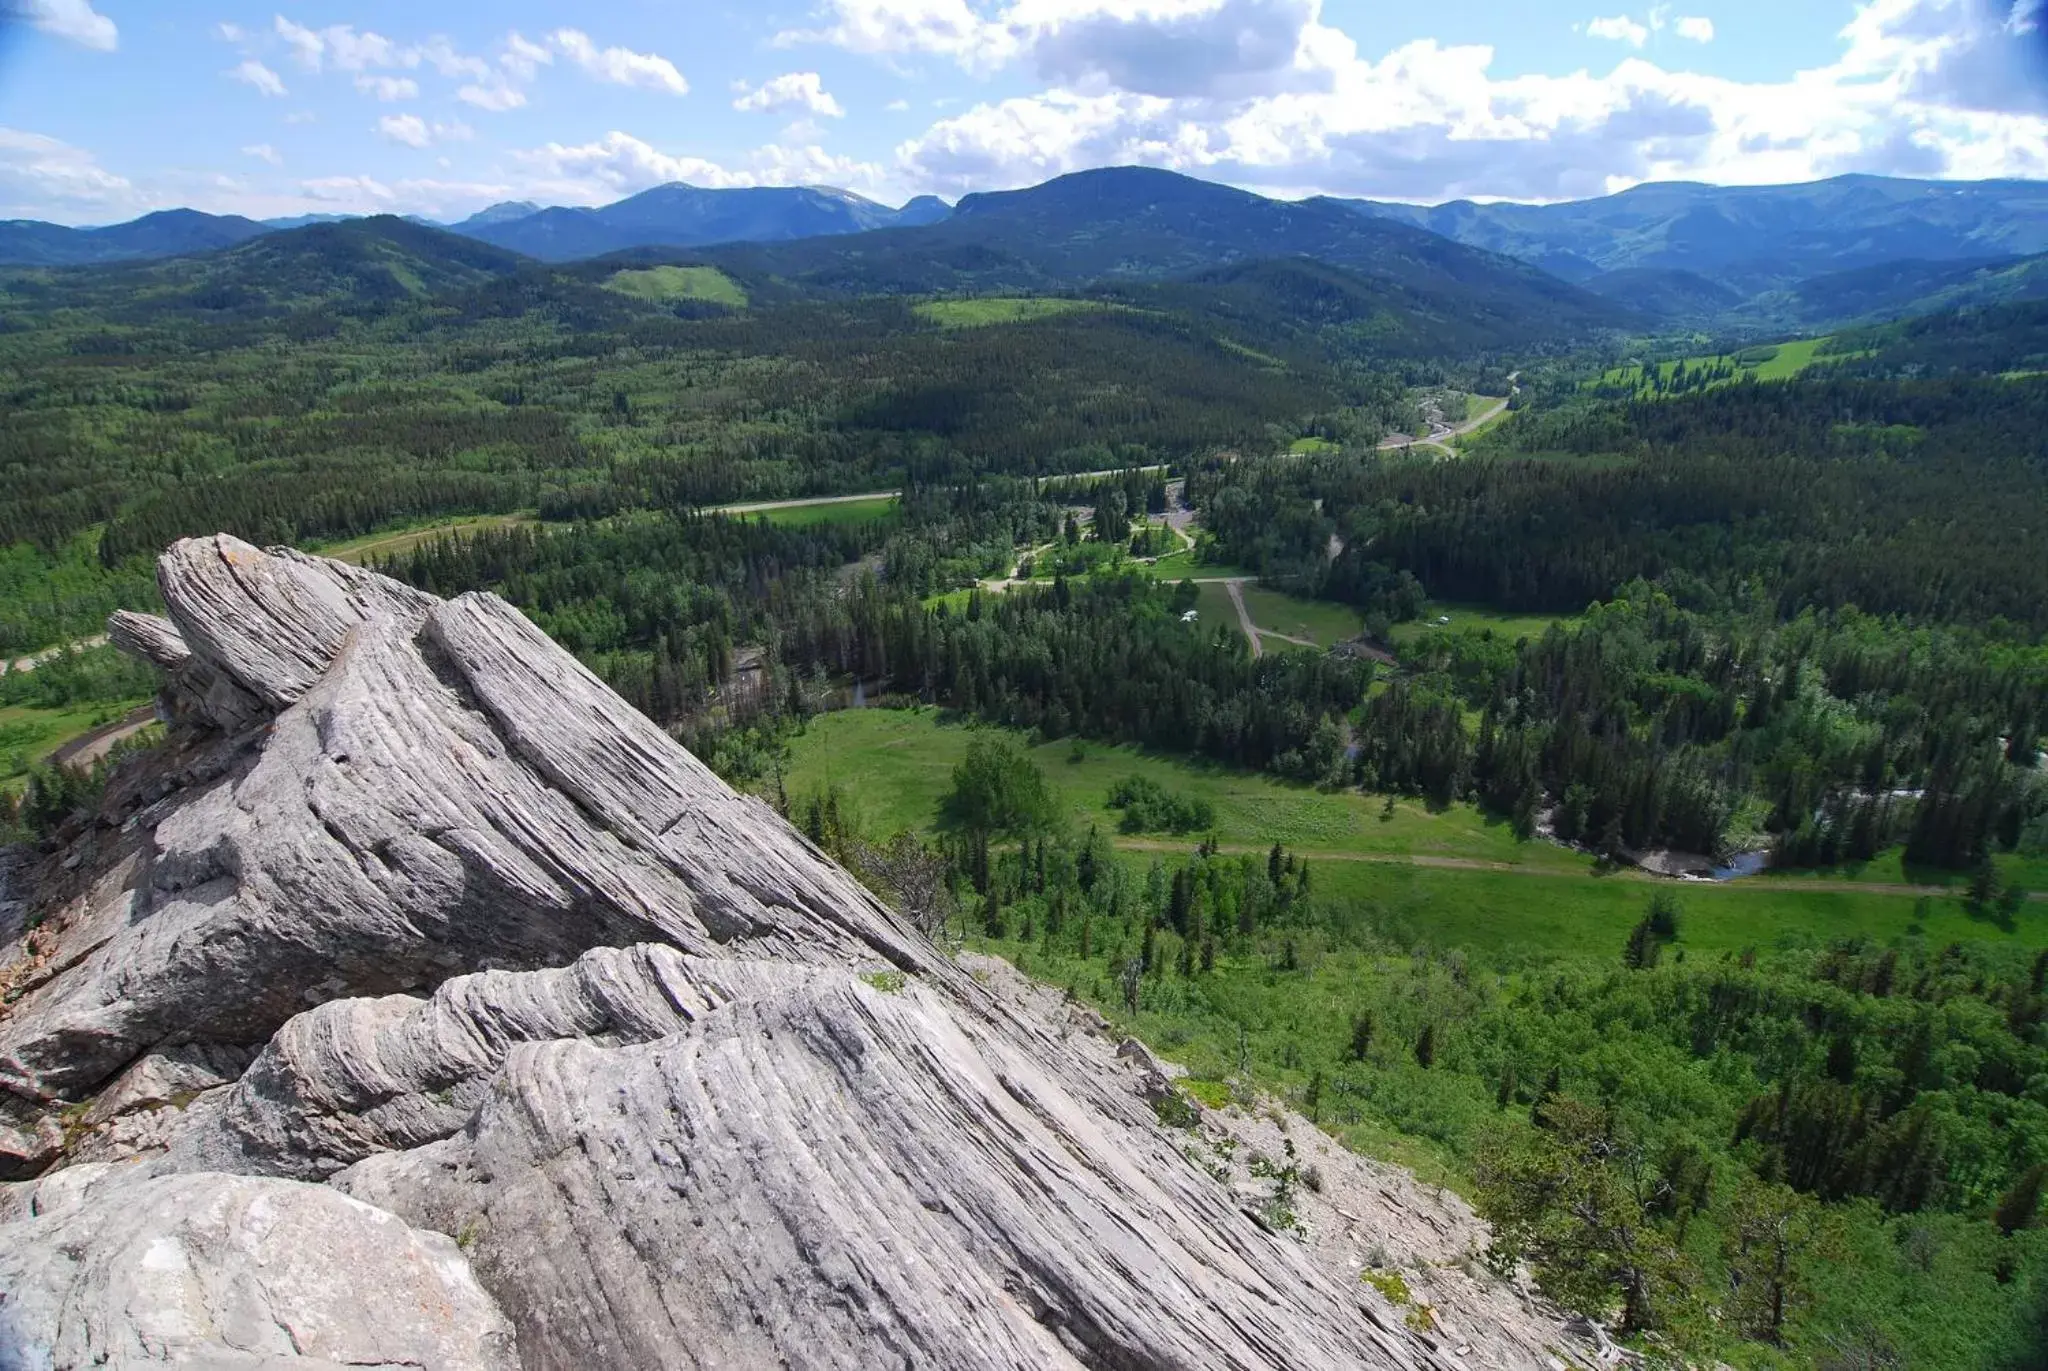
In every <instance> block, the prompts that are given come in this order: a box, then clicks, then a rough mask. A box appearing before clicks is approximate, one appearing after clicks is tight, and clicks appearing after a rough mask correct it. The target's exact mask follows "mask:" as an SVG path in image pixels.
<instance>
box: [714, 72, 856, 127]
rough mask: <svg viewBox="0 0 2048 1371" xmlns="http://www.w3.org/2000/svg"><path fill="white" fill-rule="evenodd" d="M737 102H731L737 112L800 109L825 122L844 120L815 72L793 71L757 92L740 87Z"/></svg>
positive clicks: (842, 114) (835, 102)
mask: <svg viewBox="0 0 2048 1371" xmlns="http://www.w3.org/2000/svg"><path fill="white" fill-rule="evenodd" d="M740 91H741V95H740V98H739V99H737V100H735V101H733V102H732V107H733V108H734V109H736V110H743V111H752V112H757V113H770V112H776V111H780V110H786V109H800V110H805V111H808V112H809V113H811V114H816V115H822V116H824V117H825V118H827V119H839V118H843V117H845V114H846V111H845V110H844V109H843V108H841V106H840V104H839V102H838V101H837V100H835V99H833V98H832V94H831V92H830V91H827V90H826V89H825V83H824V81H823V80H822V79H821V78H820V77H819V75H818V73H816V72H814V71H793V72H790V73H788V74H787V75H783V76H778V77H776V78H775V79H774V80H772V81H764V82H762V83H761V86H760V88H759V89H758V90H751V91H750V90H748V89H747V88H746V86H745V85H744V83H743V84H742V85H741V86H740Z"/></svg>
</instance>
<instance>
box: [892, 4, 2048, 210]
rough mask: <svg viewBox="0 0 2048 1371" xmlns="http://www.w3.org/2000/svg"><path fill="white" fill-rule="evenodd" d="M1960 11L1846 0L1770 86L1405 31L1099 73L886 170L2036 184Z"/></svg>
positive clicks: (908, 174)
mask: <svg viewBox="0 0 2048 1371" xmlns="http://www.w3.org/2000/svg"><path fill="white" fill-rule="evenodd" d="M1051 2H1052V0H1047V3H1051ZM1061 2H1062V3H1069V4H1074V5H1081V4H1096V3H1100V0H1061ZM1153 2H1155V0H1139V3H1153ZM1156 2H1157V3H1174V2H1176V0H1156ZM1193 2H1194V0H1189V3H1193ZM1975 3H1977V0H1864V5H1863V8H1862V10H1861V11H1859V13H1858V16H1857V18H1856V20H1854V21H1852V23H1851V24H1850V25H1849V27H1848V28H1847V29H1845V30H1844V32H1843V35H1842V42H1843V49H1842V55H1841V57H1840V59H1839V60H1837V61H1835V62H1833V63H1830V64H1828V65H1827V66H1824V67H1819V68H1815V69H1813V70H1808V71H1801V72H1796V73H1791V74H1788V75H1787V76H1786V77H1785V78H1784V79H1782V80H1779V81H1774V82H1739V81H1731V80H1727V79H1724V78H1720V77H1710V76H1706V75H1702V74H1698V73H1693V72H1686V71H1670V70H1665V69H1664V68H1662V67H1660V66H1659V65H1657V64H1654V63H1652V62H1649V61H1646V60H1644V59H1643V58H1640V57H1636V56H1629V57H1626V58H1625V59H1624V60H1623V61H1622V62H1621V63H1620V64H1619V65H1617V66H1616V67H1615V68H1614V69H1613V71H1611V72H1610V73H1608V74H1607V75H1605V76H1595V75H1592V74H1589V73H1587V72H1585V71H1579V72H1575V73H1571V74H1568V75H1556V76H1553V75H1546V74H1532V75H1523V76H1516V77H1512V78H1501V77H1497V76H1495V75H1494V74H1493V71H1492V68H1493V66H1494V63H1495V55H1494V52H1493V50H1492V49H1491V48H1488V47H1484V46H1477V45H1473V46H1463V47H1445V46H1442V45H1439V44H1437V43H1434V42H1428V41H1424V42H1416V43H1409V44H1406V45H1404V46H1402V47H1400V48H1397V49H1395V50H1394V51H1392V52H1389V53H1387V54H1385V55H1384V56H1383V57H1381V58H1379V59H1378V60H1377V61H1375V60H1371V59H1369V58H1365V57H1361V56H1359V55H1357V53H1356V51H1355V48H1353V49H1352V51H1351V53H1350V55H1349V56H1348V57H1346V56H1344V55H1343V50H1342V49H1341V48H1340V47H1338V46H1336V45H1334V44H1326V45H1325V46H1324V47H1323V48H1322V49H1321V50H1320V53H1321V55H1320V57H1319V59H1318V60H1319V61H1321V62H1322V63H1323V70H1324V71H1325V72H1326V73H1327V76H1328V83H1327V86H1325V87H1318V86H1316V85H1314V84H1310V83H1302V84H1299V85H1296V86H1294V87H1291V88H1289V87H1285V86H1281V87H1279V88H1277V89H1272V90H1270V91H1268V92H1265V93H1260V92H1258V91H1256V90H1252V91H1249V92H1247V91H1245V90H1244V89H1242V88H1240V89H1239V90H1238V91H1237V92H1236V93H1217V92H1218V90H1219V88H1218V87H1216V86H1215V85H1214V84H1213V83H1211V84H1210V86H1209V89H1208V91H1207V92H1206V93H1192V94H1184V93H1171V94H1162V93H1156V92H1154V91H1147V90H1133V89H1130V88H1127V87H1125V86H1123V85H1121V84H1120V83H1118V82H1114V81H1100V80H1098V81H1097V82H1095V83H1093V84H1080V85H1076V86H1069V87H1060V86H1054V87H1053V88H1051V89H1047V90H1043V91H1040V92H1039V93H1037V94H1033V95H1026V96H1020V97H1017V98H1013V99H1007V100H1002V101H998V102H990V103H984V104H981V105H977V106H976V107H974V108H972V109H969V110H966V111H964V112H961V113H958V114H955V115H953V116H951V117H949V118H946V119H944V120H942V121H941V122H939V123H937V124H935V125H933V126H932V127H931V128H929V129H927V130H926V131H925V132H924V133H923V134H921V135H920V136H918V137H915V138H912V139H910V140H908V141H906V142H904V143H903V144H901V146H899V147H898V148H897V150H896V155H895V160H894V163H893V165H892V166H891V168H890V170H889V172H888V174H887V177H886V180H887V182H888V184H889V185H890V186H891V187H892V188H893V189H897V190H902V191H923V190H938V191H971V190H977V189H985V188H991V187H999V186H1015V185H1024V184H1030V183H1032V182H1035V181H1039V180H1043V179H1045V178H1046V177H1048V176H1054V175H1058V174H1061V173H1063V172H1067V171H1073V170H1079V169H1082V168H1085V167H1093V166H1103V165H1114V164H1120V163H1142V164H1146V165H1153V166H1161V167H1169V168H1175V169H1180V170H1185V171H1189V172H1193V173H1197V174H1200V175H1204V176H1207V177H1210V178H1212V179H1217V180H1224V181H1230V182H1234V183H1237V184H1240V185H1246V186H1251V187H1255V188H1258V189H1262V190H1266V191H1269V192H1271V193H1277V194H1283V195H1295V194H1313V193H1319V192H1326V193H1334V194H1349V195H1366V196H1375V197H1384V198H1394V199H1408V200H1426V201H1441V200H1446V199H1453V198H1457V197H1461V196H1482V197H1507V198H1513V199H1526V200H1555V199H1564V198H1578V197H1584V196H1592V195H1600V194H1606V193H1610V192H1612V191H1615V190H1620V189H1623V188H1625V187H1627V186H1629V185H1632V184H1635V183H1636V182H1639V181H1644V180H1662V179H1697V180H1707V181H1714V182H1720V183H1724V184H1742V183H1768V182H1785V181H1800V180H1811V179H1814V178H1817V177H1821V176H1828V175H1833V174H1836V173H1838V172H1842V171H1850V170H1867V171H1876V172H1885V173H1891V174H1897V175H1930V176H1959V177H1960V176H1967V177H1990V176H2041V175H2043V174H2048V117H2043V115H2044V114H2048V110H2042V111H2037V110H2036V109H2035V107H2034V106H2033V105H2031V104H2029V103H2028V101H2029V100H2031V99H2033V98H2035V97H2034V96H2033V95H2032V94H2030V93H2028V92H2025V91H2021V90H2019V89H2018V87H2017V85H2016V84H2015V83H2010V82H2009V83H2008V85H2007V87H2006V89H2007V90H2008V91H2009V92H2010V93H2009V94H2008V95H2007V96H2005V97H2003V99H2004V101H2005V103H2004V105H2003V107H2002V108H1988V109H1986V108H1978V107H1977V106H1978V105H1981V104H1985V103H1989V102H1987V101H1984V100H1981V99H1979V98H1978V96H1977V95H1975V94H1972V93H1956V90H1955V88H1956V87H1957V86H1959V85H1960V84H1961V73H1963V72H1964V71H1965V70H1966V69H1967V68H1966V65H1965V57H1966V56H1967V52H1966V49H1965V46H1964V45H1963V39H1961V38H1959V37H1958V32H1957V29H1956V27H1955V26H1954V25H1953V24H1949V23H1946V22H1942V21H1944V20H1946V19H1949V18H1953V17H1954V15H1955V14H1956V13H1959V12H1960V7H1962V6H1966V5H1970V4H1975ZM1999 3H2000V4H2003V3H2004V0H1999ZM1650 17H1651V18H1652V19H1654V20H1656V21H1657V23H1641V24H1638V25H1637V27H1640V28H1642V29H1643V30H1644V34H1645V37H1644V41H1645V43H1647V42H1648V41H1649V35H1651V34H1654V33H1656V32H1658V31H1660V29H1659V25H1660V24H1661V25H1663V26H1665V27H1668V28H1670V29H1671V30H1672V31H1674V32H1675V29H1676V24H1677V23H1678V21H1676V20H1673V19H1671V18H1670V16H1669V14H1668V12H1666V11H1664V10H1663V9H1662V8H1661V7H1660V9H1659V10H1658V11H1656V12H1654V13H1653V14H1652V15H1651V16H1650ZM1311 19H1313V15H1311ZM1627 22H1629V23H1636V21H1633V20H1629V21H1627ZM1304 31H1305V32H1306V31H1307V30H1306V29H1305V30H1304ZM1997 32H2003V31H2002V30H2000V31H1997ZM1993 35H1994V30H1993V29H1992V28H1990V27H1985V28H1983V29H1982V30H1981V32H1980V37H1979V38H1978V39H1975V40H1971V41H1974V42H1976V43H1977V44H1978V48H1977V50H1978V51H1982V50H1983V49H1984V46H1985V45H1988V44H1990V43H1991V42H1992V41H1993V37H1992V36H1993ZM1621 41H1624V42H1628V41H1630V39H1629V38H1628V37H1627V36H1626V35H1624V36H1623V38H1622V40H1621ZM1345 42H1346V43H1348V42H1349V40H1348V39H1346V40H1345ZM1231 60H1232V61H1236V60H1237V58H1235V57H1233V58H1232V59H1231ZM1239 70H1240V71H1243V70H1246V68H1245V67H1244V66H1243V64H1242V63H1240V64H1239ZM1293 70H1294V72H1295V73H1296V74H1297V75H1299V74H1300V73H1301V72H1302V70H1303V68H1302V67H1301V66H1300V64H1299V63H1297V65H1296V67H1295V68H1294V69H1293ZM1155 74H1156V69H1155ZM1189 84H1190V85H1191V86H1193V87H1195V88H1197V90H1199V89H1200V87H1201V86H1202V84H1203V83H1200V82H1191V83H1189ZM1985 84H1986V83H1982V82H1972V85H1973V86H1977V87H1979V88H1982V87H1983V86H1984V85H1985ZM1988 84H1989V85H1990V86H1992V87H1996V86H1997V83H1996V82H1991V83H1988ZM2044 103H2048V102H2044Z"/></svg>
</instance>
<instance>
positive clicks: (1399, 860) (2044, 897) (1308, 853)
mask: <svg viewBox="0 0 2048 1371" xmlns="http://www.w3.org/2000/svg"><path fill="white" fill-rule="evenodd" d="M1112 841H1113V843H1114V845H1115V846H1116V847H1119V848H1122V849H1124V850H1126V851H1130V852H1186V851H1189V850H1191V849H1192V848H1193V847H1194V846H1195V840H1193V839H1174V838H1127V837H1123V836H1121V835H1120V836H1118V837H1117V838H1115V839H1113V840H1112ZM1216 850H1217V851H1218V852H1224V853H1228V854H1230V855H1232V856H1238V855H1245V854H1249V855H1251V856H1257V855H1259V854H1260V853H1262V852H1265V851H1267V849H1266V848H1264V847H1260V846H1258V845H1256V844H1252V843H1219V844H1217V847H1216ZM1290 850H1294V851H1296V855H1297V856H1299V857H1300V858H1301V859H1302V860H1303V861H1312V862H1369V863H1372V864H1374V865H1378V866H1422V867H1429V868H1432V869H1433V870H1437V871H1498V872H1503V873H1505V874H1507V875H1510V876H1538V877H1551V878H1560V877H1561V878H1564V879H1568V880H1577V879H1579V878H1581V877H1584V876H1587V875H1590V874H1591V871H1590V869H1583V870H1582V869H1577V868H1571V867H1548V866H1517V865H1515V864H1514V863H1512V862H1489V861H1484V860H1481V859H1480V858H1477V857H1432V856H1429V855H1427V854H1426V853H1420V852H1344V851H1333V850H1329V849H1322V850H1295V849H1290ZM1617 878H1619V879H1622V880H1632V881H1645V882H1648V881H1657V882H1670V883H1672V884H1682V885H1685V886H1686V887H1688V888H1689V889H1695V890H1738V889H1755V888H1757V887H1759V886H1768V887H1769V888H1772V889H1775V890H1779V891H1801V890H1818V891H1824V892H1827V893H1829V894H1836V895H1913V896H1919V895H1927V896H1931V897H1934V898H1937V899H1938V898H1941V897H1943V896H1952V895H1954V894H1956V890H1955V888H1953V887H1950V886H1939V885H1899V884H1893V883H1884V882H1874V881H1823V880H1813V881H1809V880H1803V879H1792V878H1788V879H1783V880H1770V879H1768V878H1763V877H1755V876H1751V877H1744V878H1741V879H1738V880H1733V881H1683V882H1676V881H1672V878H1671V877H1668V876H1657V875H1653V874H1651V873H1650V872H1647V871H1636V870H1632V869H1628V870H1622V871H1617V872H1614V873H1613V874H1612V875H1610V876H1607V877H1605V878H1604V879H1607V880H1614V879H1617ZM2027 898H2028V899H2029V900H2033V901H2048V892H2035V893H2033V894H2031V895H2029V896H2028V897H2027Z"/></svg>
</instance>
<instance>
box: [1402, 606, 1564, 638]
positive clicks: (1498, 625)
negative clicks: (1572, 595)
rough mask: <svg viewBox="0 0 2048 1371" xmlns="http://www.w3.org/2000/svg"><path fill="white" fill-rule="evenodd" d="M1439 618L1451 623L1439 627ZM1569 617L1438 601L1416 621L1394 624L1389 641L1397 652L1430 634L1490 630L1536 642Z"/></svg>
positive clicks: (1508, 636) (1505, 635)
mask: <svg viewBox="0 0 2048 1371" xmlns="http://www.w3.org/2000/svg"><path fill="white" fill-rule="evenodd" d="M1439 617H1448V618H1449V619H1450V621H1451V622H1450V623H1449V624H1439V623H1437V619H1438V618H1439ZM1573 617H1574V616H1571V615H1566V614H1514V613H1508V612H1505V611H1502V610H1498V609H1492V608H1490V607H1488V606H1486V605H1475V604H1465V603H1456V602H1451V601H1441V602H1435V603H1432V604H1431V605H1430V606H1429V608H1428V609H1426V610H1424V611H1423V615H1422V617H1421V618H1420V619H1416V620H1411V621H1410V622H1408V623H1405V624H1395V625H1394V629H1393V634H1392V637H1393V640H1394V646H1395V647H1397V648H1408V647H1412V646H1414V645H1415V644H1417V643H1419V642H1421V641H1422V640H1423V639H1424V638H1426V637H1428V636H1429V635H1430V634H1433V633H1463V632H1466V631H1468V630H1480V629H1491V630H1492V631H1493V632H1495V633H1498V634H1501V635H1502V636H1504V637H1507V638H1510V639H1514V640H1519V639H1522V638H1540V637H1542V636H1543V634H1544V633H1545V631H1547V630H1548V629H1549V628H1550V626H1551V625H1552V624H1570V623H1571V622H1572V621H1573Z"/></svg>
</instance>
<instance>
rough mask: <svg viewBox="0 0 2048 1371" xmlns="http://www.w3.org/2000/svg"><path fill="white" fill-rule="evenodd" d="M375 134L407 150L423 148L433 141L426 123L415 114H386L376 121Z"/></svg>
mask: <svg viewBox="0 0 2048 1371" xmlns="http://www.w3.org/2000/svg"><path fill="white" fill-rule="evenodd" d="M377 132H379V133H381V134H383V135H384V136H385V137H386V138H389V139H390V140H391V141H392V142H394V143H403V144H405V145H406V146H407V147H409V148H423V147H425V146H426V145H427V144H428V143H430V142H432V141H433V135H432V134H431V133H429V132H428V130H427V121H426V120H424V119H422V118H420V117H419V116H418V115H417V114H387V115H385V116H384V117H383V118H382V119H379V120H378V121H377Z"/></svg>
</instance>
